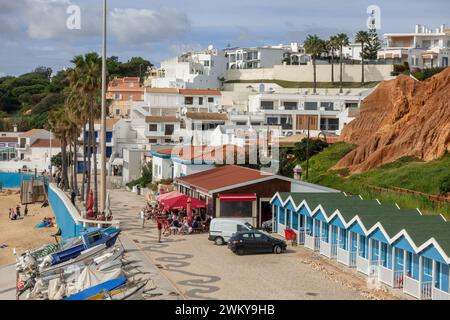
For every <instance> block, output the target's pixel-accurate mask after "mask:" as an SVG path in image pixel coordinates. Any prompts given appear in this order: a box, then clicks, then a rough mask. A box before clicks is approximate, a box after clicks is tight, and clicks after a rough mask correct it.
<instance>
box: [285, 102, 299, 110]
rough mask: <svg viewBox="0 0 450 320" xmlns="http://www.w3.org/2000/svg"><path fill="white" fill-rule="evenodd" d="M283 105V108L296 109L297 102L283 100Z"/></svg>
mask: <svg viewBox="0 0 450 320" xmlns="http://www.w3.org/2000/svg"><path fill="white" fill-rule="evenodd" d="M283 106H284V109H285V110H297V102H292V101H284V102H283Z"/></svg>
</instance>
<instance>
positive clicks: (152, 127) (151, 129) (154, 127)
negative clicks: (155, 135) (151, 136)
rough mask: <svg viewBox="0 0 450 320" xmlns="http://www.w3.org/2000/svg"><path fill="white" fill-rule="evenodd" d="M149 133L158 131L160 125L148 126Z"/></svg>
mask: <svg viewBox="0 0 450 320" xmlns="http://www.w3.org/2000/svg"><path fill="white" fill-rule="evenodd" d="M148 131H152V132H155V131H158V125H157V124H150V125H149V126H148Z"/></svg>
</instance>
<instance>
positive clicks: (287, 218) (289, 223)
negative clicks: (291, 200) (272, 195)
mask: <svg viewBox="0 0 450 320" xmlns="http://www.w3.org/2000/svg"><path fill="white" fill-rule="evenodd" d="M286 228H289V229H290V228H291V210H286Z"/></svg>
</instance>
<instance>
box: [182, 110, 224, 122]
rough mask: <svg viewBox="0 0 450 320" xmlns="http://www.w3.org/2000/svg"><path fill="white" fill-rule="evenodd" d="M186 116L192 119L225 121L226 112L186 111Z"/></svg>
mask: <svg viewBox="0 0 450 320" xmlns="http://www.w3.org/2000/svg"><path fill="white" fill-rule="evenodd" d="M186 118H189V119H192V120H221V121H227V120H228V114H227V113H220V112H187V113H186Z"/></svg>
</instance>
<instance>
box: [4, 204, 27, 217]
mask: <svg viewBox="0 0 450 320" xmlns="http://www.w3.org/2000/svg"><path fill="white" fill-rule="evenodd" d="M23 214H24V216H27V215H28V205H25V209H24V212H23ZM8 217H9V219H10V220H18V219H20V218H21V214H20V205H19V204H18V205H17V206H16V209H13V208H10V209H9V214H8Z"/></svg>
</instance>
